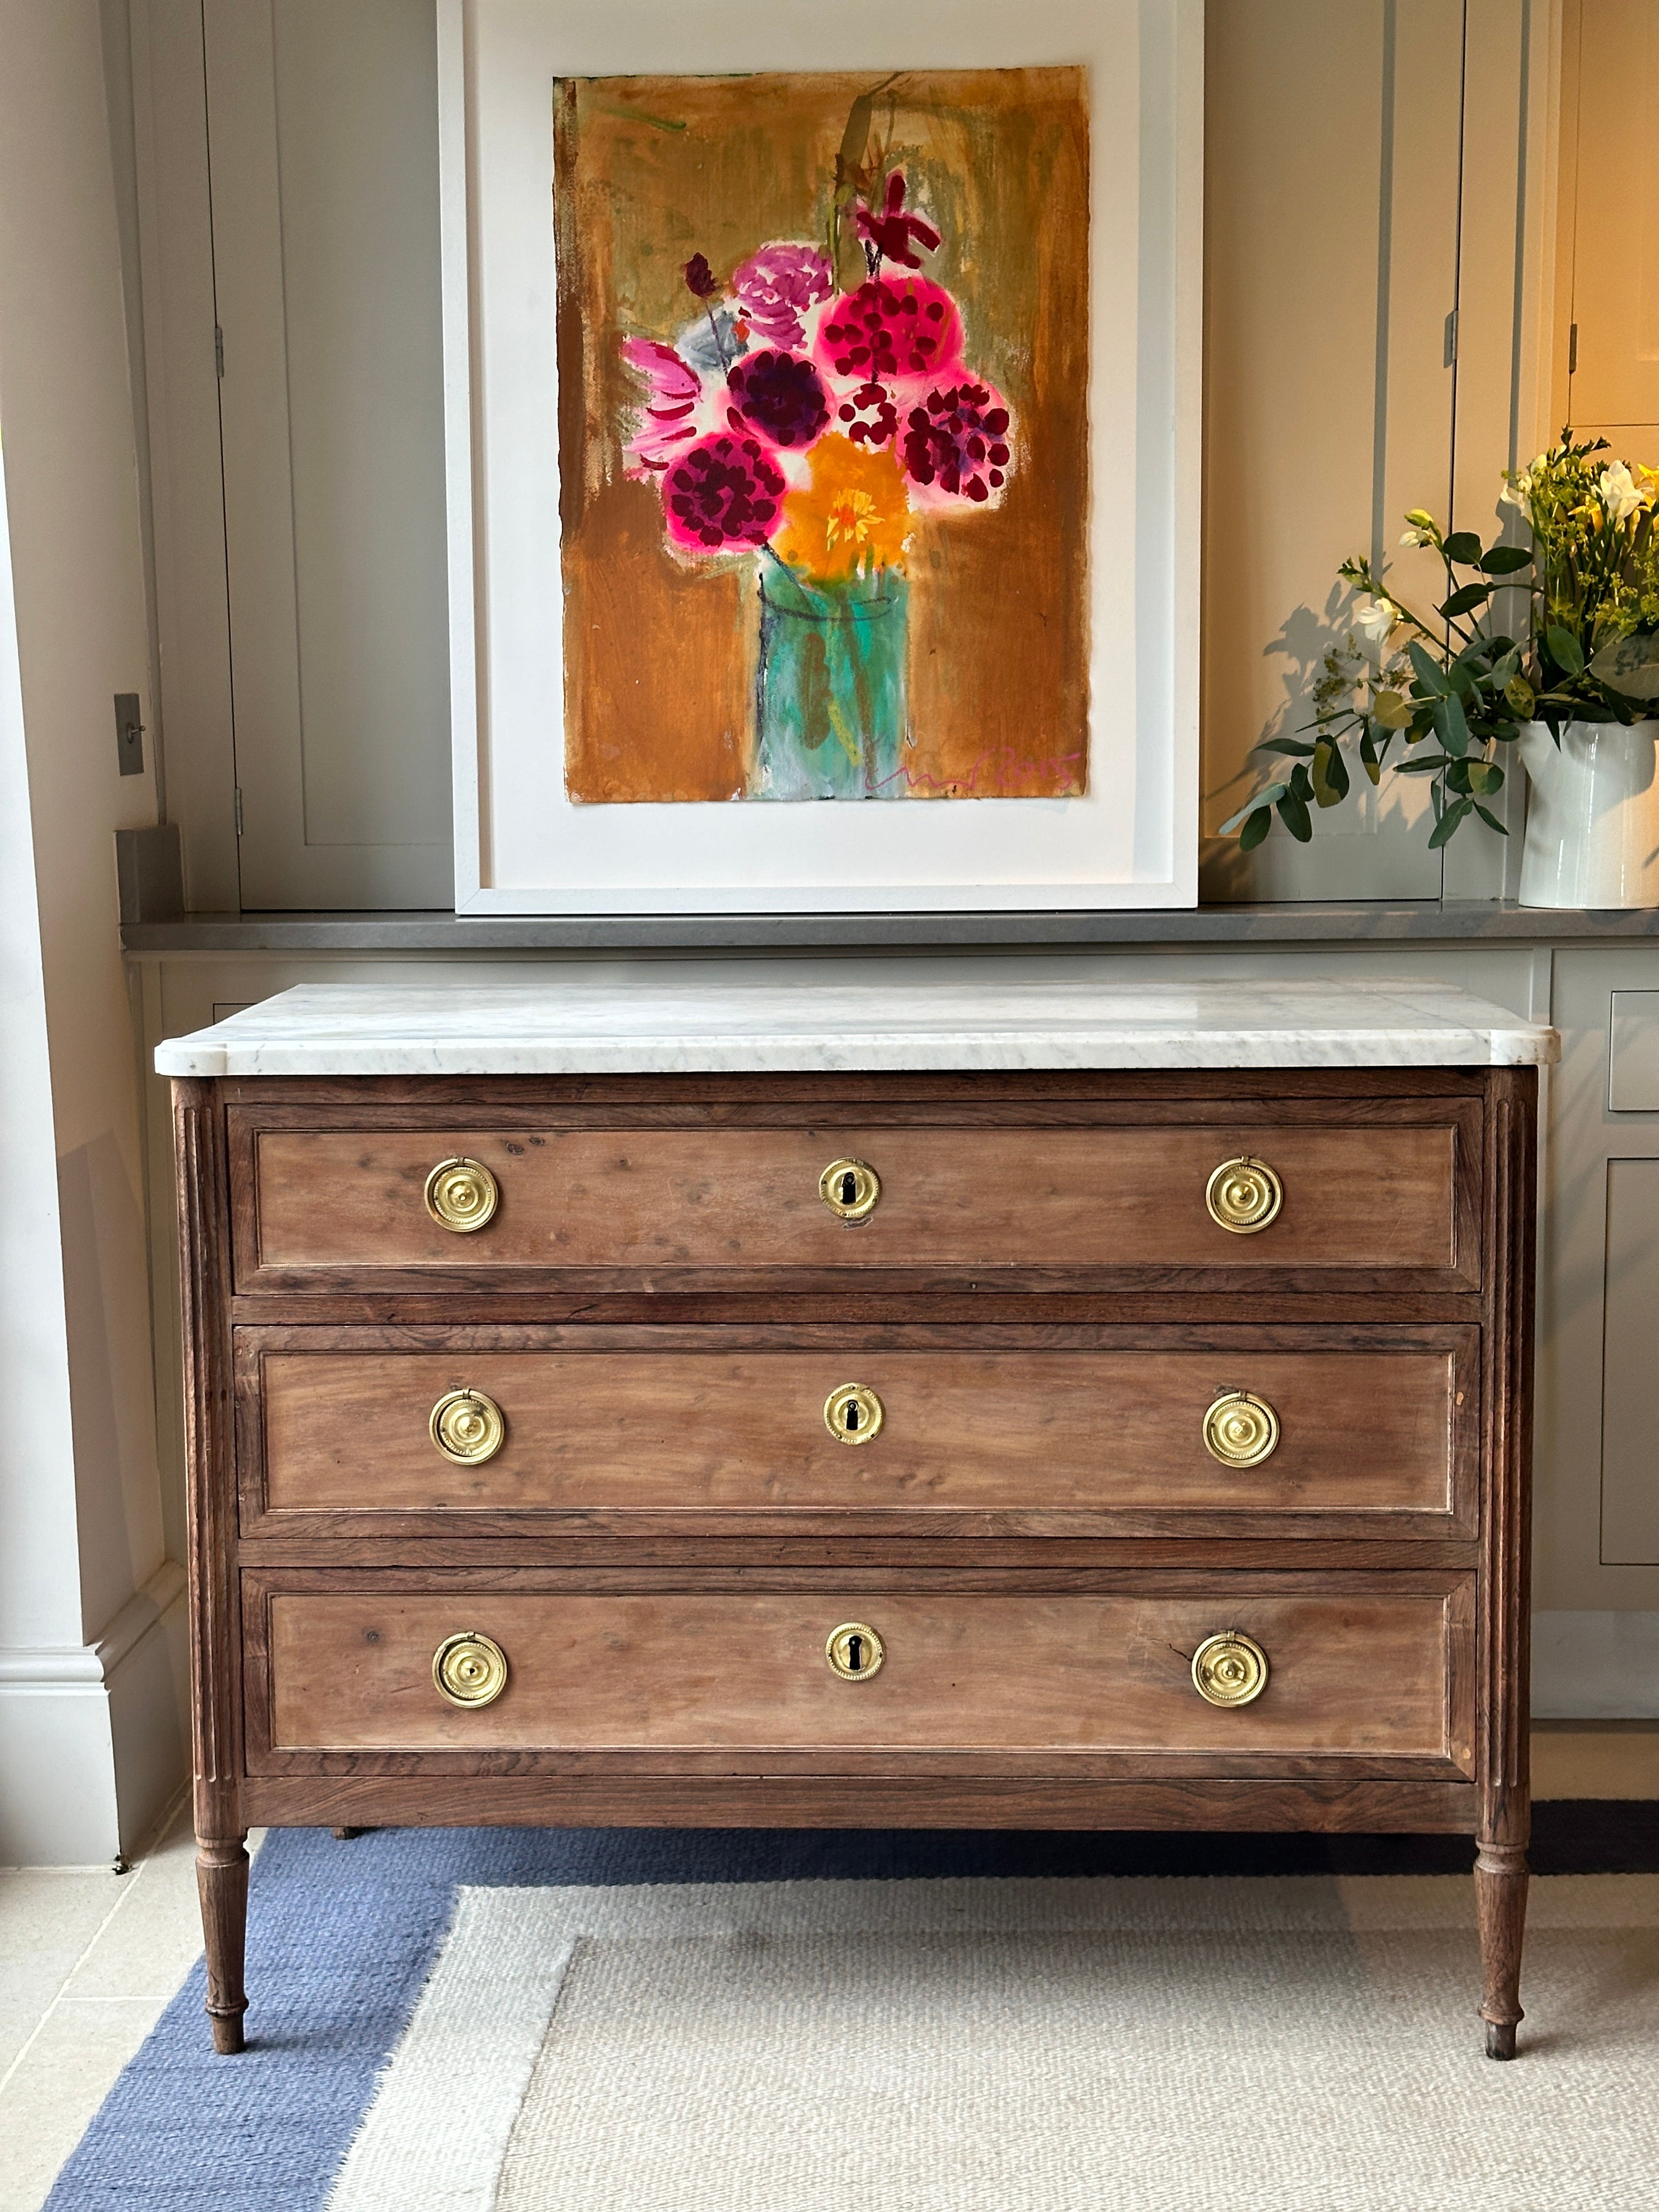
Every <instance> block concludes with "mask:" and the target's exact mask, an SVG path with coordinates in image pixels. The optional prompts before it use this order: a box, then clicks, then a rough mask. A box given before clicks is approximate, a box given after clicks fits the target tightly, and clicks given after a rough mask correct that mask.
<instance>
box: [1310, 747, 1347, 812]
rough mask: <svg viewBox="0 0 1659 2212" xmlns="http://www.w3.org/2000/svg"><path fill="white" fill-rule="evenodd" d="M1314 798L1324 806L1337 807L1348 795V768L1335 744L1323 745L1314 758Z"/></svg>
mask: <svg viewBox="0 0 1659 2212" xmlns="http://www.w3.org/2000/svg"><path fill="white" fill-rule="evenodd" d="M1313 787H1314V797H1315V798H1316V799H1317V800H1318V801H1319V803H1320V805H1322V806H1337V805H1340V804H1341V802H1342V801H1343V800H1344V799H1346V797H1347V795H1348V768H1347V763H1346V761H1345V760H1344V759H1343V757H1342V755H1341V754H1340V751H1339V750H1337V748H1336V747H1335V746H1334V744H1322V745H1321V746H1320V748H1319V750H1317V751H1316V753H1315V755H1314V757H1313Z"/></svg>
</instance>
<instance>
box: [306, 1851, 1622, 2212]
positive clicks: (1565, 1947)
mask: <svg viewBox="0 0 1659 2212" xmlns="http://www.w3.org/2000/svg"><path fill="white" fill-rule="evenodd" d="M1477 1995H1478V1972H1477V1957H1476V1948H1475V1942H1474V1926H1473V1905H1472V1898H1471V1886H1470V1884H1469V1883H1468V1881H1466V1880H1463V1879H1461V1878H1460V1879H1455V1880H1454V1879H1449V1878H1441V1877H1408V1878H1394V1877H1387V1878H1383V1877H1365V1878H1351V1879H1340V1878H1334V1877H1325V1876H1309V1877H1289V1878H1281V1879H1276V1880H1249V1881H1244V1880H1241V1881H1214V1880H1208V1881H1127V1880H1112V1879H1095V1880H1089V1881H984V1880H975V1881H894V1882H880V1881H824V1882H806V1881H803V1882H780V1883H753V1884H747V1883H734V1884H730V1885H706V1886H698V1887H648V1888H637V1889H624V1888H598V1887H596V1888H580V1889H516V1890H490V1889H471V1890H463V1891H462V1892H461V1893H460V1903H459V1910H458V1912H457V1915H456V1918H455V1922H454V1924H453V1929H452V1930H451V1933H450V1935H449V1937H448V1939H447V1944H446V1946H445V1948H444V1951H443V1953H442V1955H441V1959H440V1961H439V1964H438V1966H437V1967H436V1969H435V1972H434V1974H433V1978H432V1979H431V1981H430V1983H429V1984H428V1988H427V1990H426V1991H425V1994H424V1995H423V1996H422V1999H421V2002H420V2004H419V2006H418V2008H416V2013H415V2015H414V2018H413V2020H412V2021H411V2022H410V2027H409V2029H408V2032H407V2033H406V2035H405V2036H404V2040H403V2042H402V2044H401V2045H399V2046H398V2050H397V2051H396V2052H395V2053H394V2054H393V2057H392V2061H391V2063H390V2064H389V2066H388V2068H387V2069H386V2074H385V2075H384V2076H383V2078H382V2081H381V2083H380V2089H379V2092H378V2093H377V2095H376V2098H375V2100H374V2104H373V2106H371V2107H370V2110H369V2112H368V2118H367V2119H366V2121H365V2123H364V2125H363V2128H362V2133H361V2134H360V2136H359V2137H358V2139H357V2141H356V2144H355V2145H354V2146H353V2148H352V2150H351V2152H350V2154H349V2157H348V2159H347V2160H346V2163H345V2166H344V2167H343V2169H342V2172H341V2175H340V2178H339V2180H338V2181H337V2185H336V2186H335V2189H334V2191H333V2194H332V2195H331V2197H330V2200H329V2205H330V2212H578V2208H580V2212H613V2208H614V2212H981V2208H985V2212H993V2208H994V2212H1166V2208H1167V2212H1211V2208H1214V2212H1419V2208H1423V2212H1464V2208H1476V2207H1478V2208H1480V2212H1547V2209H1548V2212H1553V2208H1556V2207H1560V2208H1564V2209H1565V2212H1651V2208H1653V2207H1654V2206H1655V2205H1656V2204H1659V1876H1654V1875H1591V1876H1560V1877H1556V1878H1553V1879H1551V1880H1547V1881H1536V1882H1534V1885H1533V1904H1532V1911H1531V1914H1530V1917H1529V1925H1528V1946H1527V1972H1526V1979H1525V1984H1524V1999H1525V2002H1526V2004H1527V2008H1528V2020H1527V2022H1526V2024H1525V2025H1524V2026H1523V2027H1522V2031H1521V2033H1522V2055H1521V2056H1520V2057H1517V2059H1516V2061H1515V2062H1514V2063H1512V2064H1510V2065H1499V2064H1494V2063H1492V2061H1490V2060H1488V2059H1486V2057H1483V2056H1482V2055H1481V2049H1480V2022H1479V2021H1477V2020H1476V2018H1475V2016H1474V2007H1475V2003H1476V2002H1477Z"/></svg>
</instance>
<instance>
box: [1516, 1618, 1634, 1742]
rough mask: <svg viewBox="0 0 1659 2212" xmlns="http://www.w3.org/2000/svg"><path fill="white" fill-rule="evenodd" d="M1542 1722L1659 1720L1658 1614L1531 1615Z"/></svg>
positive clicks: (1535, 1693)
mask: <svg viewBox="0 0 1659 2212" xmlns="http://www.w3.org/2000/svg"><path fill="white" fill-rule="evenodd" d="M1532 1711H1533V1717H1534V1720H1541V1721H1576V1720H1583V1721H1651V1720H1659V1613H1534V1615H1533V1617H1532Z"/></svg>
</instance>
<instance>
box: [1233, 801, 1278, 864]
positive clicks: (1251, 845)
mask: <svg viewBox="0 0 1659 2212" xmlns="http://www.w3.org/2000/svg"><path fill="white" fill-rule="evenodd" d="M1272 828H1273V810H1272V808H1271V807H1267V806H1258V807H1256V808H1255V810H1254V811H1253V812H1252V813H1251V814H1250V816H1249V818H1248V820H1247V821H1246V822H1245V824H1244V827H1243V829H1241V830H1240V831H1239V833H1238V849H1239V851H1240V852H1241V853H1253V852H1254V851H1255V848H1256V847H1257V846H1258V845H1259V844H1260V843H1261V841H1262V839H1263V838H1264V837H1265V836H1267V832H1268V830H1270V829H1272Z"/></svg>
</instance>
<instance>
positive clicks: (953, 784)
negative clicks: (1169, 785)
mask: <svg viewBox="0 0 1659 2212" xmlns="http://www.w3.org/2000/svg"><path fill="white" fill-rule="evenodd" d="M1082 758H1083V755H1082V754H1081V753H1080V752H1078V753H1050V754H1048V756H1047V757H1040V758H1038V759H1036V760H1033V759H1031V758H1030V757H1028V756H1027V755H1026V754H1024V753H1018V752H1016V751H1015V750H1014V748H1013V747H1012V745H997V746H995V747H994V748H993V749H992V750H991V751H989V752H986V753H981V755H980V757H979V758H978V759H977V760H976V761H975V763H973V765H972V767H971V768H969V769H965V770H964V771H963V773H962V774H961V775H952V776H947V777H945V779H944V780H943V781H941V780H940V779H939V777H938V776H932V775H928V774H927V771H926V770H925V769H916V768H906V767H903V766H902V765H901V766H900V767H899V768H897V769H895V771H894V773H893V774H892V775H890V776H885V777H884V778H883V780H882V781H881V783H879V784H878V786H877V789H878V790H884V789H886V788H888V787H890V786H891V785H893V784H896V783H902V784H903V785H904V787H905V788H906V789H907V790H908V791H910V792H913V793H914V792H919V793H921V794H922V796H923V797H927V796H930V795H931V796H933V797H944V798H947V799H948V798H950V797H951V796H952V795H955V796H957V797H959V798H964V799H974V798H978V797H980V796H981V795H982V794H981V785H982V784H989V785H990V787H991V789H990V791H989V793H986V794H983V795H986V796H988V797H990V798H993V799H1006V798H1012V797H1016V796H1024V795H1025V794H1023V793H1011V792H1008V791H1006V790H1004V789H1001V788H1000V787H1001V786H1002V785H1004V784H1006V783H1011V782H1013V781H1016V780H1018V781H1020V782H1023V783H1032V782H1036V781H1048V780H1049V779H1051V778H1054V779H1057V778H1058V777H1059V776H1060V775H1061V774H1062V772H1063V771H1065V770H1066V769H1075V768H1076V766H1077V764H1078V763H1079V761H1081V759H1082ZM1074 780H1075V779H1073V781H1074ZM1042 795H1043V796H1044V797H1054V798H1056V799H1066V798H1071V797H1073V796H1074V795H1075V794H1074V793H1069V792H1054V793H1043V794H1042Z"/></svg>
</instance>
